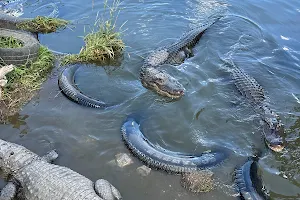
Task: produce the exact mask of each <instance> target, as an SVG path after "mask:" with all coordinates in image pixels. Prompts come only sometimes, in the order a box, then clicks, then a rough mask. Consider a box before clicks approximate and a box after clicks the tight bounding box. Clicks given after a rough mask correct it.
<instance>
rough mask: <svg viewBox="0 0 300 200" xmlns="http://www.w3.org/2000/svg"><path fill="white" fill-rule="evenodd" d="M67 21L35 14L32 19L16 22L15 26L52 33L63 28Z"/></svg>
mask: <svg viewBox="0 0 300 200" xmlns="http://www.w3.org/2000/svg"><path fill="white" fill-rule="evenodd" d="M68 24H69V21H67V20H64V19H59V18H52V17H44V16H37V17H36V18H34V19H32V20H26V21H23V22H20V23H18V24H17V28H19V29H21V30H26V31H29V32H33V33H52V32H56V31H57V30H58V29H63V28H65V27H66V26H67V25H68Z"/></svg>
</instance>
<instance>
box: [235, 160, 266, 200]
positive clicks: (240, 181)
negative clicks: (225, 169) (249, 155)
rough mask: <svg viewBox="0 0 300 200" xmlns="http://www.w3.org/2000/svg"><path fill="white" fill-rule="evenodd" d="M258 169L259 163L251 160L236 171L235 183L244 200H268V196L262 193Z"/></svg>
mask: <svg viewBox="0 0 300 200" xmlns="http://www.w3.org/2000/svg"><path fill="white" fill-rule="evenodd" d="M257 168H258V166H257V162H256V161H254V160H252V159H251V160H248V161H247V162H246V163H245V164H244V165H243V166H242V167H240V168H238V169H236V170H235V183H236V185H237V189H238V192H239V193H240V198H241V199H242V200H268V196H267V195H265V194H264V193H263V191H262V181H261V179H260V178H259V176H258V174H257Z"/></svg>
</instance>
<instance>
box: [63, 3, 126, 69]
mask: <svg viewBox="0 0 300 200" xmlns="http://www.w3.org/2000/svg"><path fill="white" fill-rule="evenodd" d="M119 5H120V0H114V1H113V4H112V6H111V7H109V6H108V3H107V0H105V1H104V12H103V14H104V15H105V14H106V10H109V17H108V20H104V16H102V18H99V19H98V18H97V17H98V15H97V17H96V21H95V23H94V28H96V31H95V30H94V29H92V31H91V33H89V34H87V35H86V36H84V37H83V39H84V42H85V46H84V47H82V48H81V50H80V52H79V54H72V55H67V56H65V57H64V58H63V60H62V63H61V65H68V64H74V63H96V64H100V65H101V64H106V61H111V62H114V60H115V58H118V57H120V56H121V55H122V53H123V50H124V48H125V44H124V42H123V41H122V39H121V32H120V31H116V24H115V23H116V20H117V16H118V14H119V11H120V9H119ZM122 26H123V25H122ZM122 26H121V27H122ZM121 27H120V29H121ZM120 29H119V30H120Z"/></svg>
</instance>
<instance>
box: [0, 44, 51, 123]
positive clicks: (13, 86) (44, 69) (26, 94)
mask: <svg viewBox="0 0 300 200" xmlns="http://www.w3.org/2000/svg"><path fill="white" fill-rule="evenodd" d="M54 60H55V58H54V55H53V54H52V53H51V52H50V51H49V50H48V49H47V48H46V47H43V46H41V47H40V49H39V56H38V59H37V60H36V61H35V62H32V63H31V65H23V66H19V67H16V68H15V69H14V70H13V71H12V72H10V73H8V74H7V75H6V78H7V80H8V83H7V85H6V86H5V87H4V88H3V94H2V99H0V110H1V113H0V122H4V121H5V120H6V119H7V117H8V116H11V115H13V114H15V113H16V112H18V111H19V110H20V108H21V106H23V105H24V104H25V103H27V102H28V101H30V100H31V98H32V97H33V96H34V95H35V94H36V92H37V90H39V89H40V86H41V84H42V83H43V82H44V81H45V80H46V79H47V76H48V74H49V72H51V70H52V68H53V66H54Z"/></svg>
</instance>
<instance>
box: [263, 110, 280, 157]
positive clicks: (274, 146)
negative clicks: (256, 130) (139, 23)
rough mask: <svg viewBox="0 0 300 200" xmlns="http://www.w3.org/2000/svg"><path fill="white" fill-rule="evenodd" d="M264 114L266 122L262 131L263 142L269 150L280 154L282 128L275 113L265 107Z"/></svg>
mask: <svg viewBox="0 0 300 200" xmlns="http://www.w3.org/2000/svg"><path fill="white" fill-rule="evenodd" d="M264 112H265V114H264V121H265V122H266V127H265V129H264V135H265V142H266V144H267V145H268V147H269V148H270V149H271V150H273V151H275V152H280V151H282V150H283V149H284V142H283V138H282V136H283V134H284V126H283V124H282V123H281V121H280V120H279V119H278V116H277V115H276V113H275V112H273V111H272V110H270V109H269V108H267V107H266V108H265V109H264Z"/></svg>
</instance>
